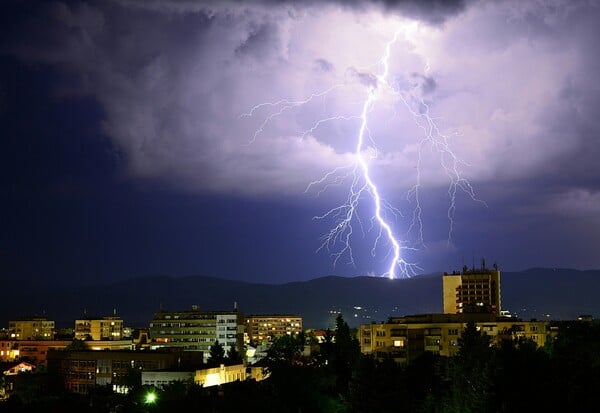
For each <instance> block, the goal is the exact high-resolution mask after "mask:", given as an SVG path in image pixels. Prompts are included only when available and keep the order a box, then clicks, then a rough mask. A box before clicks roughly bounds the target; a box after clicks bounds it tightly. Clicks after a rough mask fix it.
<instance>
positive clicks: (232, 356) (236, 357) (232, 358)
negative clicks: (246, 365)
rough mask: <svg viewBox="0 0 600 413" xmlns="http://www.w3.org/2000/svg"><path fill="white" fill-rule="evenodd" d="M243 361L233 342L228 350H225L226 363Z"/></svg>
mask: <svg viewBox="0 0 600 413" xmlns="http://www.w3.org/2000/svg"><path fill="white" fill-rule="evenodd" d="M243 361H244V360H243V358H242V355H241V354H240V352H239V351H237V347H236V346H235V344H233V345H232V346H231V347H230V348H229V351H228V352H227V364H228V365H234V364H242V362H243Z"/></svg>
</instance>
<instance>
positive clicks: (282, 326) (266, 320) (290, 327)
mask: <svg viewBox="0 0 600 413" xmlns="http://www.w3.org/2000/svg"><path fill="white" fill-rule="evenodd" d="M301 332H302V317H300V316H299V315H295V314H267V315H258V314H252V315H249V316H247V317H246V336H245V337H246V342H247V343H254V344H255V345H260V344H266V343H269V342H271V341H273V339H275V338H277V337H281V336H285V335H289V336H297V335H298V334H300V333H301Z"/></svg>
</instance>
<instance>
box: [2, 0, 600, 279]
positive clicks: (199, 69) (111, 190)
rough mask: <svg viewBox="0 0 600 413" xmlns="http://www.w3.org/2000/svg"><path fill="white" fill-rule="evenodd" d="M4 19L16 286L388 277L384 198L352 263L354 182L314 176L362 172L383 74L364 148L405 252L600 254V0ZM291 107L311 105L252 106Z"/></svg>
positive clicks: (17, 5)
mask: <svg viewBox="0 0 600 413" xmlns="http://www.w3.org/2000/svg"><path fill="white" fill-rule="evenodd" d="M0 23H1V24H2V27H3V30H2V31H3V34H2V36H1V37H0V75H1V77H0V125H1V126H0V135H1V136H2V137H3V138H2V145H3V150H2V151H1V153H2V180H3V181H2V182H3V184H4V185H3V188H4V190H3V191H2V192H3V193H2V197H1V198H0V201H1V202H2V204H3V208H2V210H3V211H4V212H3V214H2V215H3V219H2V227H3V229H2V231H1V232H2V233H1V235H0V271H1V274H0V275H2V276H6V277H31V276H34V277H46V278H64V279H69V278H72V277H80V278H83V279H90V278H97V277H100V278H110V279H114V278H123V277H129V276H136V275H142V274H157V273H160V274H172V275H192V274H204V275H214V276H222V277H227V278H237V279H246V280H253V281H269V282H271V281H274V282H283V281H288V280H301V279H309V278H315V277H318V276H323V275H329V274H335V275H364V274H376V275H381V274H383V273H384V272H385V271H386V269H387V267H388V265H389V259H390V255H389V244H388V243H386V242H379V243H378V244H377V245H375V247H373V246H374V241H375V240H376V238H377V234H378V231H379V229H378V226H377V225H376V224H373V223H372V221H371V219H370V216H371V215H372V211H373V201H372V199H370V198H369V197H366V196H365V197H363V198H361V200H360V203H359V206H358V210H357V216H356V217H357V218H360V220H361V221H360V222H361V223H362V225H361V223H359V222H358V221H354V224H353V225H354V226H353V228H354V231H353V233H352V236H351V237H350V240H351V242H352V245H353V257H354V263H355V265H354V266H352V265H349V261H350V256H349V255H348V254H344V255H343V256H341V257H340V259H339V260H338V261H337V264H336V265H335V266H333V262H334V258H333V257H332V256H330V255H329V254H328V253H327V251H324V250H321V251H319V252H316V250H317V249H318V248H319V246H320V245H321V244H322V242H323V240H322V236H323V234H327V233H328V232H329V231H330V230H331V229H332V228H334V227H335V225H336V223H337V222H336V221H335V219H324V220H313V217H315V216H318V215H322V214H324V213H326V212H327V211H328V210H329V209H331V208H335V207H336V206H339V205H340V204H343V203H344V202H345V201H346V198H347V196H348V191H349V189H350V184H351V179H346V180H343V181H342V180H337V181H335V185H330V186H328V185H327V183H325V184H324V185H320V186H313V187H310V188H309V189H308V190H307V186H308V185H309V183H310V182H312V181H315V180H318V179H320V178H321V177H323V176H325V175H326V174H327V173H328V172H330V171H332V170H336V168H342V167H346V168H351V167H352V166H353V165H356V155H355V153H354V151H355V147H356V139H357V137H358V134H359V129H360V125H361V119H360V114H361V109H362V106H363V104H364V102H365V99H366V98H367V96H368V93H369V90H370V88H373V87H375V88H376V89H377V91H378V92H377V93H378V94H377V100H376V102H375V104H374V106H373V108H372V111H370V112H369V115H368V128H369V132H370V139H368V142H367V143H366V145H365V146H364V151H363V152H362V154H363V156H365V157H368V158H370V159H369V167H370V170H371V176H372V178H373V181H374V182H375V183H376V184H377V185H378V188H379V191H380V194H381V196H382V197H383V198H384V199H385V200H386V201H387V202H388V204H389V205H391V206H393V207H394V208H395V209H396V211H397V212H398V215H397V216H396V217H394V216H392V214H390V213H389V212H388V213H387V215H386V217H387V219H388V220H389V222H390V223H391V225H392V228H393V231H394V234H395V236H396V238H397V239H398V240H399V241H400V242H401V244H402V245H403V246H405V247H408V248H410V250H406V251H404V252H403V258H404V259H405V260H406V261H409V262H411V263H415V264H417V265H418V266H419V267H420V268H421V270H420V272H424V273H429V272H435V271H444V270H448V271H451V270H454V269H460V268H461V267H462V265H463V263H466V264H469V265H471V263H472V262H473V260H476V262H479V261H480V259H481V258H482V257H485V258H486V259H487V261H488V262H490V263H491V262H493V261H497V262H498V263H499V265H500V267H501V268H502V269H504V270H520V269H525V268H529V267H535V266H544V267H572V268H580V269H588V268H600V253H598V246H599V245H600V191H599V186H600V162H599V161H598V159H599V158H600V144H599V142H598V137H599V136H600V86H599V83H598V80H597V76H598V73H600V42H598V39H600V3H599V2H598V1H566V0H565V1H559V0H556V1H539V2H534V1H531V2H529V1H528V2H523V1H500V2H492V1H467V2H455V3H453V2H445V1H435V0H431V1H424V2H419V1H416V0H412V1H398V2H394V1H389V2H385V1H377V2H372V3H370V4H369V3H367V2H335V1H330V2H317V1H304V2H275V1H263V2H258V1H254V2H221V1H214V2H208V1H205V2H199V1H170V2H167V1H158V0H155V1H142V0H139V1H135V0H130V1H127V0H122V1H98V2H95V1H90V2H69V1H67V2H53V3H48V2H19V1H8V2H7V6H6V12H3V13H2V17H0ZM394 34H398V41H397V42H395V43H394V44H392V45H391V47H390V58H389V76H388V79H387V80H388V81H389V83H388V84H385V85H384V84H382V83H381V81H379V83H378V80H377V77H376V76H377V75H379V74H380V73H381V71H382V68H383V66H382V64H381V58H382V56H383V54H384V51H385V47H386V43H387V42H389V41H390V40H391V39H392V38H393V37H394ZM371 90H373V89H371ZM325 91H328V92H327V93H322V94H321V92H325ZM315 93H319V94H320V95H319V96H318V97H315V98H313V99H308V98H309V97H310V96H311V95H312V94H315ZM282 99H285V100H286V102H300V101H304V100H308V101H307V103H306V104H303V105H293V107H286V106H285V104H279V105H266V106H261V107H259V108H258V109H257V110H256V111H254V112H252V116H243V114H245V113H249V112H250V111H251V110H252V108H253V107H254V106H255V105H259V104H261V103H265V102H270V103H275V102H278V101H281V100H282ZM288 106H289V105H288ZM426 107H427V108H428V110H429V111H428V112H427V113H428V114H429V116H431V118H432V119H433V121H434V123H435V126H436V127H437V128H438V131H439V133H437V134H436V135H434V137H435V139H436V140H435V142H434V143H437V145H434V144H432V142H433V141H431V140H427V139H426V138H427V137H428V135H427V133H428V132H427V130H426V128H425V129H422V128H420V127H419V126H423V125H424V123H423V122H424V120H426V119H425V118H424V113H425V108H426ZM411 111H412V112H414V113H415V114H416V115H417V116H416V117H415V115H413V114H412V113H411ZM272 115H274V116H272ZM265 121H267V122H265ZM419 122H421V123H419ZM440 144H443V147H442V146H440ZM347 170H348V169H344V171H347ZM336 176H339V175H336ZM457 177H460V180H459V181H457V180H456V179H458V178H457ZM329 183H333V181H329ZM467 183H468V184H470V185H471V187H472V188H473V191H474V193H475V198H476V199H472V197H471V196H470V195H469V193H468V191H462V190H461V188H463V189H464V188H467V189H468V186H467ZM417 184H418V185H419V186H418V195H419V197H418V200H419V203H418V204H417V198H416V197H415V196H414V194H415V192H414V191H413V192H411V189H414V188H415V185H417ZM456 184H458V186H456V187H455V186H454V185H456ZM455 188H456V189H457V192H456V197H455V209H454V212H453V211H452V208H451V206H452V205H453V204H452V202H451V201H452V200H451V197H450V196H449V192H452V191H453V190H454V189H455ZM322 189H325V190H324V191H321V190H322ZM477 199H478V200H481V201H483V202H478V201H477ZM417 206H420V209H416V208H417ZM415 211H417V212H419V211H420V214H421V218H422V219H421V220H420V221H419V220H415ZM449 215H451V216H452V219H449V218H448V216H449ZM415 223H416V224H417V225H415ZM451 229H452V230H451ZM421 235H422V236H421ZM449 235H450V236H449ZM341 248H343V245H341V244H339V243H338V244H335V245H333V246H332V251H331V252H333V253H335V252H339V251H340V250H341Z"/></svg>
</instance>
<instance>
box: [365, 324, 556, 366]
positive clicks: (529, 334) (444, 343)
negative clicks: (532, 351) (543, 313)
mask: <svg viewBox="0 0 600 413" xmlns="http://www.w3.org/2000/svg"><path fill="white" fill-rule="evenodd" d="M469 321H472V322H474V323H475V325H476V327H477V328H478V329H479V330H480V331H482V332H483V333H485V334H487V335H488V336H490V338H491V342H492V344H494V345H498V344H500V343H501V341H502V340H518V339H530V340H532V341H534V342H535V343H536V344H537V345H538V346H543V345H544V344H545V343H546V341H547V340H548V339H549V337H550V334H551V333H550V327H549V322H547V321H521V320H518V319H515V318H509V317H496V316H494V315H493V314H476V313H464V314H419V315H411V316H405V317H393V318H390V319H389V320H388V322H387V323H381V324H375V323H373V324H363V325H361V326H360V327H359V340H360V347H361V351H362V352H363V353H365V354H373V355H375V357H377V358H393V359H394V360H396V361H398V362H408V361H411V360H414V359H415V358H417V357H418V356H420V355H421V354H423V353H424V352H425V351H429V352H432V353H434V354H440V355H442V356H453V355H455V354H456V353H457V352H458V350H459V347H458V339H459V337H460V336H461V335H462V332H463V331H464V329H465V327H466V325H467V323H468V322H469Z"/></svg>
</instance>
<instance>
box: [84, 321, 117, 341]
mask: <svg viewBox="0 0 600 413" xmlns="http://www.w3.org/2000/svg"><path fill="white" fill-rule="evenodd" d="M75 338H76V339H78V340H89V339H92V340H123V320H122V319H121V318H120V317H117V316H110V317H85V318H82V319H79V320H75Z"/></svg>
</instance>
